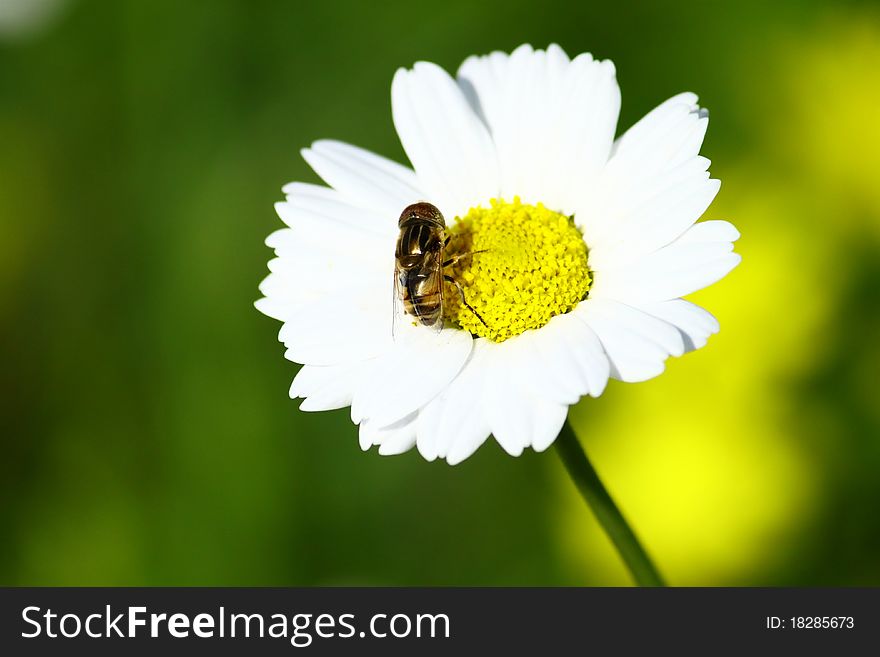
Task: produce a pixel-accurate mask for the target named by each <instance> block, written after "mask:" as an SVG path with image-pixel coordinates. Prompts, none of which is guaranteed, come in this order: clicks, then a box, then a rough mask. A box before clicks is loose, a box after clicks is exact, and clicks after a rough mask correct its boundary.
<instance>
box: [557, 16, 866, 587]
mask: <svg viewBox="0 0 880 657" xmlns="http://www.w3.org/2000/svg"><path fill="white" fill-rule="evenodd" d="M774 54H775V55H776V59H775V63H774V64H771V65H770V66H768V68H767V70H766V72H767V77H766V78H765V79H763V80H760V81H756V83H755V86H754V90H755V92H756V94H755V99H756V103H755V106H754V107H753V110H754V111H755V113H756V114H755V125H760V126H761V128H760V129H761V131H762V134H763V136H764V137H765V139H763V140H762V141H761V142H760V143H759V147H758V148H757V149H755V150H754V151H751V152H748V153H747V154H746V155H745V156H744V157H742V158H741V160H740V161H738V162H735V163H732V164H731V163H720V165H718V166H715V167H713V173H714V174H715V175H716V176H719V177H721V178H722V182H723V185H722V189H721V192H720V194H719V197H718V198H717V200H716V201H715V203H714V204H713V206H712V207H711V208H710V209H709V211H708V212H707V213H706V218H708V219H729V220H731V221H733V222H734V223H735V224H736V225H737V227H738V228H739V229H740V230H741V233H742V235H743V236H742V238H741V240H740V241H739V242H738V243H737V247H736V248H737V251H738V252H739V253H741V254H742V256H743V262H742V264H741V265H740V266H739V267H738V268H737V269H736V270H734V272H733V273H732V274H731V275H729V276H728V277H727V278H726V279H725V280H723V281H722V282H721V283H719V284H716V285H715V286H713V287H711V288H710V289H708V290H704V291H703V292H701V293H698V294H695V295H693V296H692V297H691V298H690V300H692V301H694V302H695V303H698V304H700V305H703V306H705V307H706V308H708V309H710V310H711V311H712V312H713V314H715V315H716V317H717V318H718V319H719V321H720V323H721V332H720V333H719V334H718V335H716V336H713V337H712V338H711V339H710V341H709V344H708V345H707V347H706V348H705V349H703V350H701V351H699V352H697V353H695V354H690V355H686V356H685V357H683V358H682V359H672V360H670V361H669V362H668V366H667V372H666V373H665V374H664V375H663V376H661V377H659V378H658V379H656V380H653V381H651V382H648V383H644V384H638V385H628V384H621V383H616V384H614V383H613V384H611V386H610V387H609V390H608V392H607V393H606V395H605V396H604V397H603V398H602V399H600V400H599V401H596V400H586V401H583V402H582V403H581V404H580V405H579V406H578V407H577V409H576V410H575V411H574V414H573V421H574V422H575V428H576V429H577V431H578V433H579V435H580V436H581V439H582V442H583V444H584V445H585V447H586V449H587V451H588V454H589V455H590V456H591V459H592V460H593V462H594V465H595V466H596V468H597V469H598V470H599V473H600V476H602V477H603V480H604V481H605V483H606V485H607V486H608V487H609V488H610V490H611V492H612V495H613V496H615V497H616V498H617V500H618V502H619V503H620V504H621V506H622V507H623V510H624V513H625V515H626V516H627V517H628V518H629V519H630V521H631V522H632V523H633V524H634V526H635V528H636V531H637V533H638V534H639V535H640V537H641V538H642V539H643V541H644V543H645V544H646V546H647V547H648V550H649V552H651V553H652V554H653V556H654V558H655V559H656V561H657V562H658V564H659V566H660V568H661V570H662V571H664V572H665V573H666V574H667V577H668V578H669V580H670V582H671V583H673V584H678V585H706V584H722V585H723V584H729V585H736V584H743V583H755V582H760V581H763V579H764V578H766V577H767V574H768V573H769V572H770V571H772V570H773V569H774V568H778V567H780V566H784V564H780V563H779V560H780V559H784V558H786V554H787V553H788V552H789V551H795V552H796V551H797V545H796V544H797V542H798V541H799V540H801V539H802V538H803V537H802V534H803V531H804V529H805V528H804V523H807V522H809V521H810V519H811V517H812V516H813V515H814V514H815V513H816V512H817V511H818V510H821V508H822V505H823V504H824V503H825V493H826V491H825V490H824V487H825V486H826V484H827V482H826V477H825V475H824V473H823V469H824V466H825V464H824V463H823V461H822V459H821V458H820V456H819V455H817V454H815V453H811V447H810V445H809V444H808V443H805V441H804V440H803V435H802V432H801V428H802V420H803V418H801V417H799V415H800V414H801V412H802V409H801V408H799V404H802V403H803V402H802V401H799V399H798V394H799V392H800V391H799V390H798V389H796V388H795V389H793V387H792V385H791V384H792V382H795V381H798V380H800V379H802V378H805V377H808V376H810V375H811V373H812V372H813V371H814V369H815V368H816V367H817V362H820V361H822V360H823V358H826V357H828V356H829V354H828V353H827V352H828V350H829V346H830V345H831V344H832V342H831V341H830V340H829V339H828V336H829V335H833V334H834V333H835V331H836V329H837V325H838V323H839V322H842V321H846V315H847V313H848V312H850V311H849V309H847V308H845V307H844V303H845V300H844V299H842V292H843V290H844V288H845V287H846V286H847V285H848V283H849V282H850V280H851V279H852V278H853V277H854V276H855V275H856V273H857V271H858V268H859V267H860V266H861V265H862V263H860V262H859V261H858V259H854V258H853V245H854V244H864V243H866V242H867V243H870V242H871V241H874V242H877V240H878V238H880V220H878V218H880V30H878V25H877V24H876V23H873V24H872V23H870V22H868V21H865V22H862V21H861V20H853V21H851V22H849V23H843V22H841V21H840V20H835V21H833V28H832V29H829V30H827V31H823V33H822V34H821V35H819V34H809V35H806V38H801V40H799V41H796V40H789V41H787V42H786V43H785V44H784V46H783V47H780V49H779V51H778V52H776V53H774ZM870 81H873V83H871V82H870ZM711 137H712V130H711V128H710V131H709V140H710V142H711ZM875 253H876V251H875ZM866 301H870V300H866ZM856 312H858V309H856ZM875 337H876V336H875ZM876 366H877V360H874V361H873V365H869V366H868V367H869V368H871V369H873V371H874V375H876V373H877V372H876ZM865 383H866V384H868V383H869V382H868V381H865ZM874 383H875V382H874ZM842 384H843V382H841V385H842ZM601 405H604V406H605V408H601V409H600V408H597V407H599V406H601ZM874 439H875V440H877V439H878V437H877V436H874ZM554 471H555V472H556V476H555V477H554V479H555V480H556V481H558V482H559V491H560V497H561V500H560V506H559V510H558V513H559V525H558V529H559V532H560V543H561V545H563V546H564V549H563V551H564V554H565V556H566V558H567V560H569V561H570V562H571V563H572V564H576V566H575V567H577V568H579V569H580V570H582V571H583V572H585V573H589V577H590V578H593V579H594V580H595V583H597V584H626V583H628V582H629V579H628V576H627V575H626V573H625V572H624V571H623V568H622V566H621V564H620V560H619V558H618V557H617V555H616V554H615V553H614V551H613V549H612V547H611V545H610V543H609V542H608V541H607V539H605V537H604V535H603V534H602V532H601V531H599V530H598V527H597V526H596V524H595V523H594V522H591V523H589V524H586V523H585V518H587V517H588V516H589V514H588V512H587V509H586V508H585V506H584V503H583V501H582V500H581V499H580V498H579V497H578V496H577V494H576V493H575V491H574V488H573V487H572V486H571V485H570V484H569V483H568V482H566V481H565V477H564V473H563V472H562V470H561V468H559V467H555V466H554Z"/></svg>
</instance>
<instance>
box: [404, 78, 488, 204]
mask: <svg viewBox="0 0 880 657" xmlns="http://www.w3.org/2000/svg"><path fill="white" fill-rule="evenodd" d="M391 106H392V113H393V116H394V126H395V128H396V129H397V134H398V136H399V137H400V142H401V144H402V145H403V149H404V150H405V151H406V154H407V157H409V160H410V162H412V164H413V167H414V168H415V170H416V173H417V174H418V178H419V182H420V189H422V190H423V191H424V192H425V193H426V194H428V198H426V199H424V200H426V201H430V202H431V203H434V204H435V205H437V206H438V207H439V208H440V210H441V211H442V212H443V213H444V215H445V216H446V218H447V220H450V221H451V220H452V218H453V217H455V216H456V215H461V216H463V215H464V213H465V212H467V210H468V208H470V207H472V206H475V205H478V204H479V203H481V202H482V203H485V202H486V201H487V200H488V199H490V198H493V197H495V196H497V194H498V173H497V170H498V169H497V167H498V163H497V156H496V153H495V146H494V144H493V143H492V138H491V137H490V136H489V132H488V130H487V129H486V126H485V125H484V124H483V122H482V121H481V120H480V118H479V117H478V116H477V115H476V113H474V111H473V109H472V108H471V107H470V105H469V104H468V102H467V100H465V97H464V95H463V94H462V92H461V89H459V87H458V85H456V83H455V81H454V80H453V79H452V78H451V77H449V74H448V73H446V71H444V70H443V69H441V68H440V67H439V66H436V65H435V64H430V63H427V62H419V63H417V64H416V65H415V66H414V67H413V69H412V70H406V69H400V70H398V71H397V73H396V74H395V76H394V81H393V82H392V84H391Z"/></svg>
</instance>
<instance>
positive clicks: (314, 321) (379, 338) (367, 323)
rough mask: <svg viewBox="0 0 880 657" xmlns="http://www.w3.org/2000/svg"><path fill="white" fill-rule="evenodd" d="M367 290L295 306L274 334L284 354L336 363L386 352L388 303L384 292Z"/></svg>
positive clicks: (388, 343) (312, 361)
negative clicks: (376, 292)
mask: <svg viewBox="0 0 880 657" xmlns="http://www.w3.org/2000/svg"><path fill="white" fill-rule="evenodd" d="M370 292H371V293H370V294H368V293H367V292H366V291H361V290H357V291H356V292H354V293H353V294H351V295H350V296H347V295H346V296H341V297H338V298H334V297H330V298H325V299H320V300H318V301H314V302H311V303H307V304H302V305H300V306H297V307H296V308H295V309H294V310H293V311H292V312H291V314H290V315H289V316H288V318H287V321H286V322H285V324H284V326H282V327H281V331H280V332H279V334H278V339H279V340H280V341H281V342H283V343H284V345H285V346H286V347H287V352H286V353H285V357H287V358H288V359H289V360H292V361H294V362H297V363H305V364H308V365H338V364H342V363H347V362H352V361H358V360H366V359H368V358H373V357H376V356H379V355H381V354H382V353H384V352H385V351H387V350H388V349H389V348H390V346H391V342H392V339H391V316H390V312H391V305H390V303H386V301H387V299H386V298H385V295H379V296H377V295H376V294H375V291H372V290H371V291H370ZM355 318H356V319H355Z"/></svg>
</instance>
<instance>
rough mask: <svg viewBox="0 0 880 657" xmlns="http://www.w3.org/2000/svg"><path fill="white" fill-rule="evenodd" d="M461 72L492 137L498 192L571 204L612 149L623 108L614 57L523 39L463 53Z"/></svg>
mask: <svg viewBox="0 0 880 657" xmlns="http://www.w3.org/2000/svg"><path fill="white" fill-rule="evenodd" d="M458 79H459V84H460V85H461V86H462V88H463V89H464V90H465V93H466V95H467V96H468V98H469V100H470V102H471V104H472V105H473V107H474V108H475V111H477V112H478V113H479V114H480V115H481V116H482V117H483V118H484V120H485V121H486V123H487V125H488V126H489V129H490V131H491V134H492V138H493V140H494V141H495V144H496V147H497V149H498V155H499V167H500V172H501V181H502V184H501V193H502V196H503V197H505V198H507V199H510V198H512V197H513V196H514V195H519V196H520V197H522V199H523V201H525V202H537V201H541V202H543V203H544V204H545V205H548V206H549V207H552V208H554V209H559V210H565V209H570V208H571V207H572V204H573V200H574V199H575V198H576V197H577V194H576V191H577V190H579V189H581V188H582V187H583V186H584V185H585V184H586V183H587V181H588V180H589V179H590V178H591V177H594V176H596V175H597V174H598V172H599V171H600V169H601V168H602V166H603V165H604V164H605V162H606V161H607V159H608V156H609V154H610V151H611V146H612V142H613V139H614V131H615V126H616V124H617V115H618V112H619V110H620V90H619V88H618V86H617V81H616V78H615V71H614V66H613V64H612V63H611V62H609V61H604V62H598V61H595V60H593V58H592V56H591V55H589V54H588V53H586V54H582V55H579V56H578V57H576V58H575V59H574V60H573V61H569V59H568V56H567V55H566V54H565V53H564V52H563V51H562V49H561V48H559V46H556V45H551V46H550V47H549V48H548V49H547V51H546V52H544V51H542V50H538V51H534V50H533V49H532V48H531V46H528V45H524V46H521V47H519V48H517V49H516V50H515V51H514V52H513V53H511V54H510V55H509V56H508V55H505V54H503V53H498V52H495V53H492V54H491V55H488V56H485V57H470V58H468V59H467V60H466V61H465V62H464V64H462V66H461V68H460V69H459V71H458ZM548 154H549V155H550V156H549V157H548Z"/></svg>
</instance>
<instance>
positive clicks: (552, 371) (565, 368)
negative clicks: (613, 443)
mask: <svg viewBox="0 0 880 657" xmlns="http://www.w3.org/2000/svg"><path fill="white" fill-rule="evenodd" d="M523 337H525V338H527V339H528V340H529V344H527V346H528V347H529V348H528V349H525V348H524V349H523V350H522V351H523V357H522V361H523V362H522V364H521V365H520V366H519V371H520V372H522V373H523V376H521V378H520V382H521V383H522V384H523V385H524V386H525V387H527V388H531V389H532V390H533V391H534V392H535V393H536V394H538V395H540V396H542V397H544V398H545V399H547V400H549V401H555V402H557V403H560V404H574V403H576V402H577V401H578V400H579V399H580V398H581V397H582V396H584V395H591V396H593V397H598V396H599V395H601V394H602V392H603V390H604V389H605V384H606V383H607V382H608V376H609V371H610V366H609V363H608V358H607V356H606V355H605V351H604V350H603V349H602V344H601V343H600V342H599V339H598V338H597V337H596V334H595V333H594V332H593V331H592V330H591V329H590V328H589V327H588V326H586V325H585V324H584V323H583V322H582V321H580V320H578V319H577V318H576V317H575V316H574V314H572V313H568V314H565V315H557V316H556V317H554V318H553V319H551V320H550V322H549V323H547V324H546V325H544V326H542V327H541V328H540V329H538V330H537V331H531V332H528V333H526V334H523V335H522V336H519V338H523ZM519 338H514V340H518V339H519ZM505 344H506V343H505Z"/></svg>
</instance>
